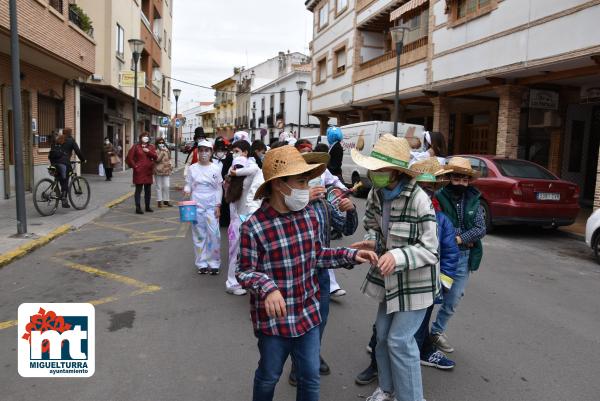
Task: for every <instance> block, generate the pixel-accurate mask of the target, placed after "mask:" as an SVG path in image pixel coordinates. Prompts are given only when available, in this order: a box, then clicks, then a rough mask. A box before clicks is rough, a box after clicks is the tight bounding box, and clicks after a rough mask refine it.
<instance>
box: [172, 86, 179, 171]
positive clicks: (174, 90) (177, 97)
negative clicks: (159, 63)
mask: <svg viewBox="0 0 600 401" xmlns="http://www.w3.org/2000/svg"><path fill="white" fill-rule="evenodd" d="M180 95H181V89H173V96H175V120H174V121H173V127H174V129H175V168H177V159H178V158H177V154H178V153H179V135H177V103H178V102H179V96H180Z"/></svg>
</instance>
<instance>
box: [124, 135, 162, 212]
mask: <svg viewBox="0 0 600 401" xmlns="http://www.w3.org/2000/svg"><path fill="white" fill-rule="evenodd" d="M156 157H157V155H156V149H155V148H154V146H153V145H151V144H150V136H149V135H148V133H147V132H142V133H141V134H140V137H139V142H138V143H136V144H135V145H133V147H132V148H131V149H129V153H128V154H127V159H126V160H125V162H126V163H127V165H128V166H129V167H131V168H132V169H133V183H134V184H135V212H136V213H137V214H144V212H143V211H142V206H141V199H140V197H141V195H142V188H143V189H144V201H145V206H146V212H149V213H151V212H153V211H154V210H152V209H151V208H150V197H151V196H152V170H153V169H154V160H156Z"/></svg>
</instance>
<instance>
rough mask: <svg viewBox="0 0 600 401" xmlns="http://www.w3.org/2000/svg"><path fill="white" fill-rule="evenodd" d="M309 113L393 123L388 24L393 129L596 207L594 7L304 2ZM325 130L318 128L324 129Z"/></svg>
mask: <svg viewBox="0 0 600 401" xmlns="http://www.w3.org/2000/svg"><path fill="white" fill-rule="evenodd" d="M306 6H307V8H308V9H309V10H311V11H312V12H313V14H314V31H313V32H314V34H313V41H312V43H311V49H312V53H311V55H312V58H313V84H312V94H311V95H312V96H311V100H310V106H309V107H310V110H311V111H310V112H311V114H313V115H315V116H317V117H319V118H320V120H321V122H322V123H323V122H324V121H325V120H326V119H328V118H330V117H337V118H338V120H339V123H340V125H344V124H348V123H353V122H359V121H368V120H393V118H394V117H395V116H394V107H393V101H394V89H395V74H396V52H395V44H394V43H392V38H391V35H390V28H392V27H394V26H398V25H402V26H404V27H406V28H408V29H409V30H408V32H407V33H406V35H405V38H404V42H403V43H404V47H403V52H402V55H401V58H400V62H401V69H400V99H401V101H400V103H401V107H400V110H399V116H398V117H399V119H400V120H401V121H405V122H409V123H416V124H423V125H425V126H426V127H427V128H428V129H430V130H436V131H441V132H442V133H443V134H444V135H445V136H446V138H447V140H448V144H449V148H450V150H451V151H452V152H453V153H455V154H457V153H486V154H497V155H502V156H507V157H519V158H524V159H528V160H532V161H534V162H536V163H539V164H541V165H543V166H545V167H547V168H548V169H549V170H551V171H553V172H554V173H556V174H557V175H559V176H560V177H563V178H565V179H568V180H572V181H574V182H576V183H578V184H579V185H580V188H581V195H580V198H581V203H582V205H584V206H585V205H592V204H593V203H594V204H595V206H596V207H598V206H600V186H599V185H597V183H596V182H597V181H598V180H597V177H598V172H597V170H598V153H599V152H598V149H599V146H600V129H599V125H600V122H599V120H598V119H599V118H600V102H599V101H600V90H599V89H598V88H600V57H599V56H600V36H598V35H593V34H591V32H594V26H595V21H597V20H598V17H600V1H586V0H410V1H406V0H387V1H386V0H309V1H307V2H306ZM321 125H322V127H323V125H324V124H321Z"/></svg>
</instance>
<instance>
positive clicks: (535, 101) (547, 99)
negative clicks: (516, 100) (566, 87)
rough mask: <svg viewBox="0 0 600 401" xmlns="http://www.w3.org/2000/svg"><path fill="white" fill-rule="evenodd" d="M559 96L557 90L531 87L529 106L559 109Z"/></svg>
mask: <svg viewBox="0 0 600 401" xmlns="http://www.w3.org/2000/svg"><path fill="white" fill-rule="evenodd" d="M558 97H559V96H558V93H557V92H552V91H546V90H539V89H531V90H530V92H529V108H531V109H542V110H558Z"/></svg>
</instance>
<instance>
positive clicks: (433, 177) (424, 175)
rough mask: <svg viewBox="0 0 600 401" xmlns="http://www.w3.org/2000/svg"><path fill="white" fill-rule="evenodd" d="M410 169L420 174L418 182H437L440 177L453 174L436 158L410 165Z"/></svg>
mask: <svg viewBox="0 0 600 401" xmlns="http://www.w3.org/2000/svg"><path fill="white" fill-rule="evenodd" d="M410 169H411V170H413V171H414V172H416V173H418V174H419V175H418V176H417V181H426V182H437V181H438V180H439V179H440V178H439V177H441V176H443V175H444V174H449V173H451V172H452V170H450V169H445V168H444V167H443V166H442V165H441V164H440V162H439V160H438V159H437V157H435V156H434V157H430V158H427V159H424V160H419V161H416V162H414V163H413V164H411V165H410Z"/></svg>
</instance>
